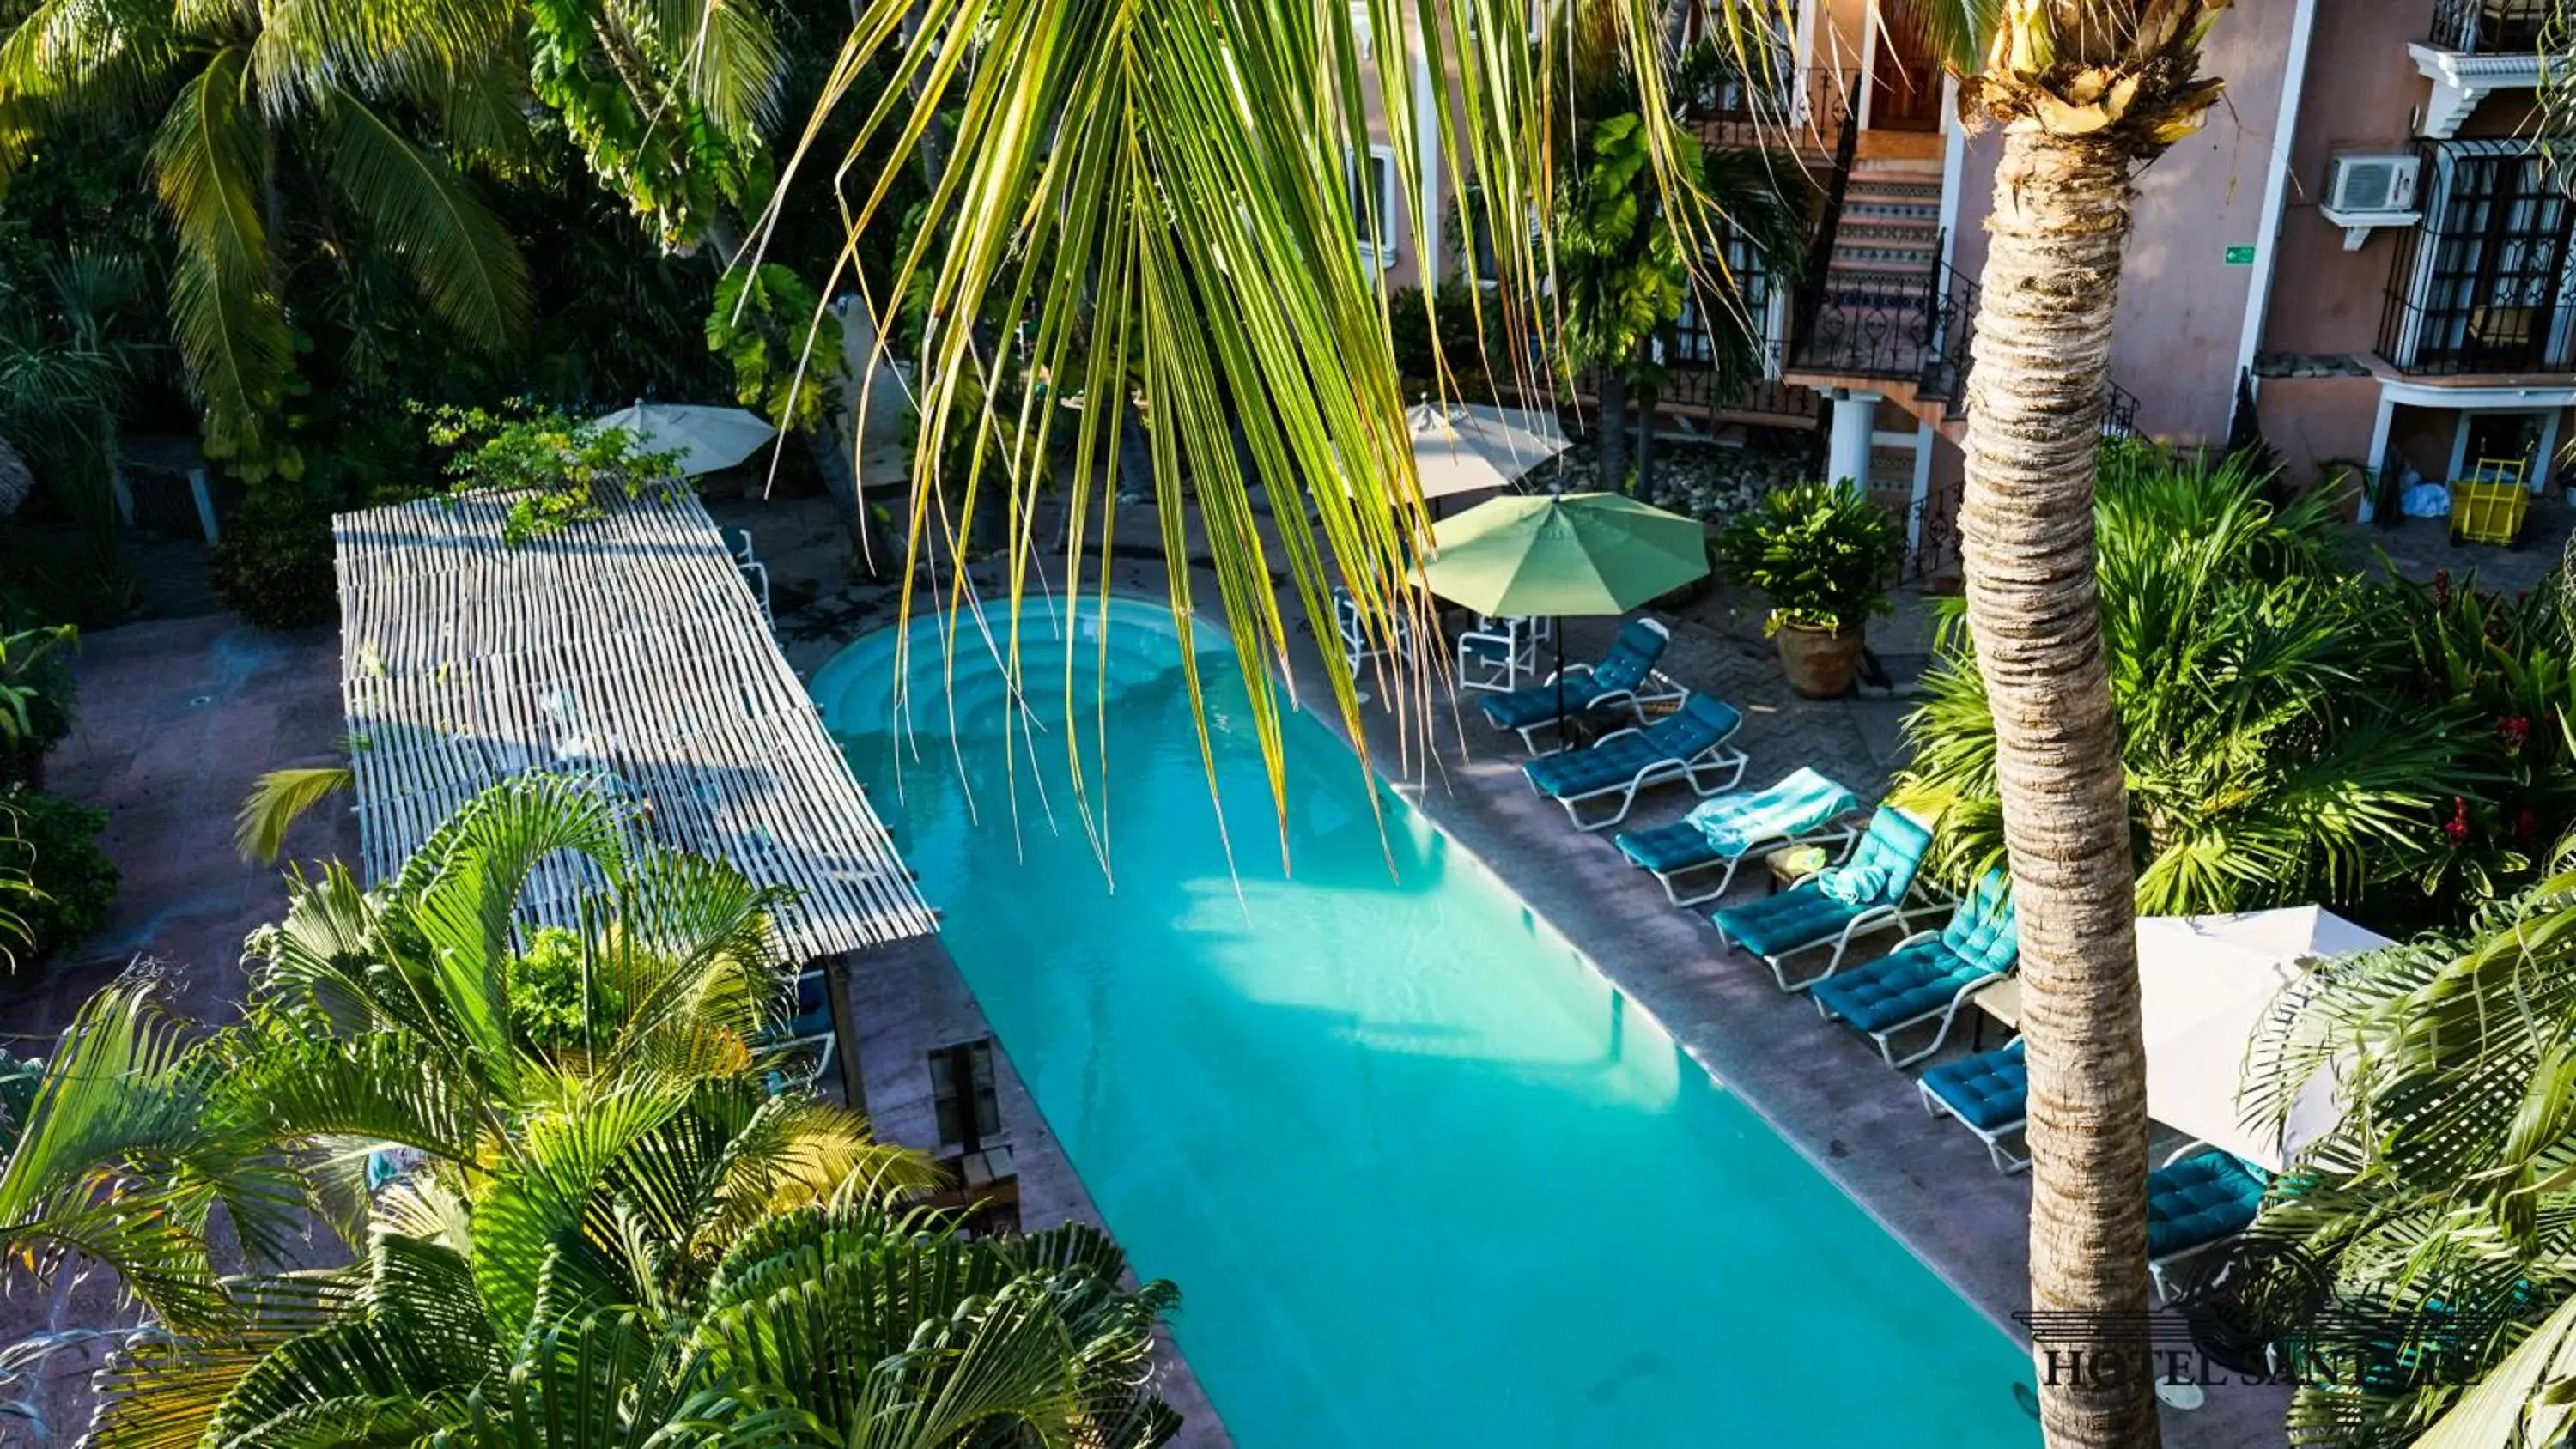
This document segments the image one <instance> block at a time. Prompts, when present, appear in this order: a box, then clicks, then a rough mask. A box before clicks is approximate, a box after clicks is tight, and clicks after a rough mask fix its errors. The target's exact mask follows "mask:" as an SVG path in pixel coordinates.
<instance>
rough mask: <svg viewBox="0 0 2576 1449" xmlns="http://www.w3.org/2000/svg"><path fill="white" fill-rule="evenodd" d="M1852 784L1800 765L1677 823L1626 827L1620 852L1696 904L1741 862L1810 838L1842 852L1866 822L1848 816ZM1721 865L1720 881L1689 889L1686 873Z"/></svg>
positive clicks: (1720, 891)
mask: <svg viewBox="0 0 2576 1449" xmlns="http://www.w3.org/2000/svg"><path fill="white" fill-rule="evenodd" d="M1854 803H1855V802H1854V801H1853V799H1852V795H1851V792H1850V791H1849V790H1846V789H1844V788H1843V787H1842V786H1840V785H1837V784H1835V783H1834V782H1833V781H1831V780H1828V779H1826V778H1825V777H1824V776H1822V775H1819V774H1817V773H1816V772H1815V771H1813V770H1809V769H1804V768H1801V769H1799V770H1798V771H1797V772H1796V773H1794V774H1792V775H1790V776H1789V777H1788V778H1787V779H1785V780H1782V781H1781V782H1780V783H1778V784H1776V785H1772V786H1770V787H1768V788H1766V789H1761V790H1751V791H1746V792H1744V793H1742V794H1737V795H1720V796H1718V797H1717V798H1716V799H1714V800H1710V801H1707V802H1706V803H1704V804H1702V805H1700V806H1698V807H1697V808H1695V809H1693V810H1692V811H1691V813H1690V814H1688V815H1686V816H1683V817H1682V818H1681V819H1679V820H1676V821H1674V822H1673V823H1672V824H1670V825H1650V826H1648V827H1646V828H1645V829H1643V830H1624V831H1621V832H1620V833H1619V837H1618V839H1617V840H1615V841H1613V842H1612V843H1613V844H1615V845H1617V846H1618V847H1619V853H1620V854H1622V855H1625V856H1626V857H1628V859H1630V860H1632V861H1634V862H1636V863H1637V864H1638V865H1640V866H1643V867H1644V868H1646V869H1647V870H1650V871H1652V872H1654V875H1655V879H1656V880H1658V881H1661V882H1663V886H1664V896H1665V898H1666V899H1667V900H1670V901H1671V902H1672V903H1673V904H1674V905H1677V906H1695V905H1698V904H1699V903H1700V902H1702V901H1713V900H1716V899H1717V898H1718V897H1719V896H1722V895H1724V894H1726V888H1727V887H1728V886H1730V885H1733V884H1734V883H1735V868H1736V867H1737V866H1739V865H1742V864H1743V863H1744V862H1745V861H1748V860H1760V859H1762V858H1764V857H1765V856H1770V855H1776V854H1778V853H1779V852H1781V851H1783V850H1794V849H1796V848H1798V847H1799V846H1803V845H1821V846H1823V847H1825V848H1826V849H1827V850H1828V851H1830V852H1831V855H1830V856H1829V857H1828V858H1829V859H1832V860H1840V859H1842V858H1843V857H1844V856H1846V855H1849V854H1850V853H1851V848H1852V844H1853V843H1854V842H1855V841H1857V840H1859V839H1860V830H1859V827H1857V826H1856V825H1854V824H1852V823H1851V822H1850V821H1849V820H1847V819H1845V818H1844V817H1846V816H1848V815H1850V814H1851V813H1852V808H1853V805H1854ZM1711 870H1714V871H1716V872H1717V873H1718V876H1717V883H1716V884H1714V885H1711V886H1708V887H1707V888H1706V889H1704V890H1698V891H1694V892H1693V893H1692V894H1690V895H1683V894H1682V884H1681V882H1682V878H1683V877H1685V876H1691V875H1698V874H1700V873H1702V872H1705V871H1711Z"/></svg>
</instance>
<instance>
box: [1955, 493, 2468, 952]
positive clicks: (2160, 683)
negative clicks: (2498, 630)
mask: <svg viewBox="0 0 2576 1449" xmlns="http://www.w3.org/2000/svg"><path fill="white" fill-rule="evenodd" d="M2267 481H2268V480H2267V478H2266V477H2265V475H2262V474H2260V473H2258V472H2256V471H2255V469H2254V467H2253V466H2252V464H2251V463H2250V462H2248V461H2246V460H2244V459H2241V458H2230V459H2228V460H2226V461H2224V462H2222V463H2220V464H2217V465H2215V466H2212V465H2209V464H2207V463H2204V462H2190V463H2178V462H2176V461H2174V460H2172V459H2171V458H2169V457H2166V456H2164V455H2162V454H2160V453H2157V452H2155V451H2153V450H2150V449H2147V448H2144V447H2141V446H2136V445H2131V446H2127V447H2120V448H2113V449H2107V450H2105V454H2104V457H2103V462H2102V473H2101V484H2100V488H2099V491H2098V493H2097V495H2096V498H2095V501H2094V514H2095V519H2096V533H2097V540H2098V552H2099V568H2098V573H2099V578H2100V592H2101V600H2102V638H2103V642H2104V649H2105V653H2106V655H2107V658H2108V664H2109V675H2110V684H2111V699H2112V710H2113V714H2114V716H2115V717H2116V719H2117V721H2118V724H2119V736H2120V743H2121V760H2122V765H2123V769H2124V771H2125V775H2126V781H2127V805H2128V811H2129V817H2130V830H2129V835H2130V839H2131V840H2132V841H2133V842H2134V846H2135V855H2134V863H2135V866H2136V869H2137V873H2138V874H2137V906H2138V909H2139V910H2140V911H2141V912H2142V913H2145V914H2149V915H2188V914H2196V913H2207V912H2224V911H2238V910H2253V909H2259V908H2262V907H2266V906H2277V905H2294V904H2299V903H2303V902H2309V901H2316V900H2332V901H2338V902H2352V901H2355V900H2358V899H2360V897H2361V896H2362V894H2363V892H2364V891H2365V889H2368V888H2372V887H2380V886H2385V885H2387V884H2389V883H2391V882H2394V881H2403V880H2407V879H2409V878H2411V877H2414V876H2416V875H2417V874H2419V873H2421V872H2422V871H2424V870H2425V869H2427V868H2428V867H2429V866H2430V865H2431V846H2432V845H2433V843H2434V842H2436V841H2438V840H2439V839H2440V833H2439V832H2438V831H2436V830H2434V829H2433V828H2432V827H2431V821H2432V820H2433V818H2434V807H2435V805H2436V804H2437V803H2438V802H2441V801H2444V800H2447V799H2449V798H2450V797H2451V796H2452V795H2453V794H2454V793H2457V792H2461V791H2470V792H2472V793H2474V789H2475V781H2474V780H2473V779H2472V777H2471V772H2470V771H2469V770H2468V769H2467V768H2466V767H2465V766H2463V765H2462V764H2461V763H2460V762H2459V760H2458V758H2457V751H2456V750H2455V748H2454V747H2453V745H2452V743H2451V739H2450V734H2451V732H2450V731H2447V730H2444V729H2441V728H2439V727H2436V725H2435V724H2434V722H2432V721H2428V720H2427V719H2426V718H2425V717H2424V714H2423V713H2422V711H2421V710H2420V709H2419V708H2417V706H2416V702H2415V701H2414V700H2412V699H2410V698H2406V697H2403V696H2401V695H2400V694H2399V693H2397V692H2396V691H2394V690H2393V689H2391V688H2390V687H2389V686H2390V685H2392V684H2393V683H2394V682H2395V681H2396V680H2397V679H2399V678H2401V677H2405V676H2408V675H2411V673H2412V672H2413V671H2412V670H2411V669H2409V668H2408V667H2407V661H2406V657H2405V656H2406V651H2407V648H2408V639H2409V636H2410V634H2411V633H2412V630H2410V629H2409V628H2408V627H2406V626H2405V624H2404V622H2403V620H2402V619H2401V618H2400V616H2399V614H2398V612H2397V609H2396V603H2397V600H2396V596H2395V595H2393V594H2392V593H2391V592H2390V591H2389V590H2387V589H2386V588H2384V587H2382V586H2380V585H2378V584H2376V583H2369V582H2364V581H2363V580H2361V579H2358V578H2355V577H2353V576H2351V574H2350V572H2349V571H2348V570H2347V569H2346V568H2345V567H2344V566H2343V565H2342V563H2341V561H2340V560H2339V559H2337V558H2336V557H2335V541H2336V534H2337V532H2338V525H2337V523H2336V521H2335V514H2334V508H2335V506H2336V504H2337V503H2338V502H2339V500H2338V499H2337V498H2336V497H2335V496H2334V495H2333V494H2331V493H2325V492H2318V493H2311V494H2308V495H2306V496H2304V497H2302V498H2301V499H2300V500H2299V501H2297V502H2294V503H2292V504H2290V505H2288V506H2287V507H2284V508H2278V509H2276V508H2275V507H2274V506H2273V505H2272V504H2271V503H2269V502H2268V501H2266V499H2265V497H2264V493H2265V487H2266V483H2267ZM1950 624H1951V627H1950V629H1949V632H1948V633H1947V634H1946V635H1945V638H1944V642H1943V648H1942V650H1941V653H1940V656H1939V658H1938V659H1937V660H1936V662H1935V664H1934V666H1933V668H1932V670H1931V671H1930V672H1929V673H1928V674H1927V676H1926V678H1925V689H1926V692H1927V694H1928V696H1929V697H1928V699H1927V700H1926V702H1925V704H1924V705H1923V707H1922V708H1921V709H1919V710H1918V711H1916V712H1915V713H1914V714H1913V715H1912V716H1910V717H1909V719H1908V721H1907V731H1908V735H1909V738H1910V739H1911V741H1912V743H1913V746H1914V758H1913V761H1912V763H1911V765H1910V766H1909V767H1908V770H1907V782H1908V786H1909V788H1910V789H1911V790H1912V791H1914V792H1916V793H1917V794H1918V795H1919V796H1920V798H1921V800H1922V802H1923V803H1924V804H1925V805H1926V806H1927V807H1930V808H1933V809H1937V810H1938V811H1939V812H1940V814H1941V832H1940V835H1941V847H1942V850H1943V852H1944V854H1945V856H1947V857H1948V859H1947V862H1946V863H1947V866H1948V869H1949V871H1950V873H1951V874H1953V875H1956V876H1958V877H1959V878H1961V879H1970V878H1973V877H1974V876H1975V875H1977V874H1979V873H1982V872H1983V871H1984V870H1985V869H1986V868H1988V867H1989V866H1992V865H1996V864H1999V863H2001V861H2002V859H2003V856H2004V841H2003V830H2002V821H2001V818H2000V808H1999V803H1998V800H1997V790H1996V771H1995V725H1994V711H1993V708H1992V704H1991V702H1990V701H1989V700H1988V698H1987V696H1986V689H1985V681H1984V680H1983V679H1982V678H1981V677H1980V676H1979V674H1978V672H1977V669H1976V664H1975V660H1974V656H1973V653H1972V650H1971V647H1970V642H1969V639H1968V637H1967V631H1966V630H1965V629H1964V628H1961V627H1959V624H1960V618H1959V615H1958V614H1957V613H1956V612H1955V611H1954V613H1953V614H1952V616H1951V620H1950Z"/></svg>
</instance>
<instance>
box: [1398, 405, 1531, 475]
mask: <svg viewBox="0 0 2576 1449" xmlns="http://www.w3.org/2000/svg"><path fill="white" fill-rule="evenodd" d="M1408 419H1409V421H1410V423H1411V426H1412V432H1413V468H1414V473H1415V475H1416V476H1417V477H1419V478H1420V479H1421V480H1422V496H1423V497H1424V498H1426V499H1428V498H1447V497H1451V496H1453V495H1455V494H1459V493H1480V492H1484V491H1485V490H1487V489H1493V488H1508V487H1510V486H1511V485H1512V484H1513V483H1514V482H1516V481H1518V480H1519V479H1520V477H1521V475H1522V474H1524V473H1527V472H1528V471H1529V470H1531V469H1532V468H1535V467H1537V466H1538V465H1539V464H1541V463H1544V462H1546V461H1547V460H1548V459H1550V458H1553V457H1555V456H1556V455H1557V454H1559V453H1562V452H1564V451H1565V449H1566V439H1565V430H1564V429H1562V428H1560V427H1558V426H1557V423H1556V415H1555V414H1553V413H1550V412H1545V411H1542V410H1539V409H1536V408H1505V407H1488V406H1485V405H1482V404H1475V405H1467V404H1456V403H1433V402H1423V403H1419V404H1417V405H1415V406H1414V407H1413V409H1412V410H1411V411H1410V413H1409V414H1408Z"/></svg>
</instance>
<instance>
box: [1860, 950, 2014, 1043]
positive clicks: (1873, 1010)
mask: <svg viewBox="0 0 2576 1449" xmlns="http://www.w3.org/2000/svg"><path fill="white" fill-rule="evenodd" d="M1994 974H1995V973H1994V971H1993V970H1991V969H1989V968H1988V967H1985V966H1982V965H1979V964H1977V963H1975V962H1972V961H1963V960H1961V959H1959V958H1958V957H1956V956H1953V955H1951V954H1950V952H1949V950H1948V949H1947V948H1946V947H1944V946H1943V945H1942V944H1941V943H1940V942H1938V941H1926V942H1924V943H1923V944H1921V945H1919V946H1908V947H1906V948H1905V949H1904V950H1902V951H1892V952H1889V953H1888V954H1887V955H1884V956H1881V957H1879V958H1878V959H1877V960H1875V961H1872V962H1870V963H1869V964H1868V965H1866V966H1856V967H1852V968H1850V969H1848V970H1845V971H1844V972H1842V973H1841V974H1840V975H1837V976H1828V977H1826V978H1825V979H1824V980H1822V981H1819V982H1817V983H1816V1004H1817V1005H1818V1006H1821V1007H1823V1008H1824V1009H1825V1010H1826V1011H1827V1012H1829V1013H1831V1014H1832V1015H1834V1016H1838V1017H1841V1018H1842V1019H1843V1020H1845V1021H1848V1022H1850V1023H1851V1024H1852V1025H1854V1026H1856V1027H1859V1028H1860V1029H1861V1030H1862V1031H1889V1030H1892V1029H1894V1028H1896V1027H1899V1026H1902V1025H1904V1024H1905V1023H1907V1022H1909V1021H1914V1020H1917V1019H1919V1018H1921V1017H1925V1016H1929V1015H1930V1014H1932V1013H1933V1012H1936V1011H1939V1010H1940V1009H1941V1008H1943V1007H1945V1006H1948V1005H1949V1004H1950V1002H1951V1000H1952V999H1953V998H1955V997H1956V996H1958V994H1959V992H1960V989H1961V988H1963V987H1968V986H1973V985H1975V984H1976V983H1978V982H1980V981H1984V980H1986V979H1988V978H1990V977H1992V976H1993V975H1994Z"/></svg>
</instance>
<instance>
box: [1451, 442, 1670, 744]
mask: <svg viewBox="0 0 2576 1449" xmlns="http://www.w3.org/2000/svg"><path fill="white" fill-rule="evenodd" d="M1707 573H1708V534H1707V530H1706V529H1704V528H1702V527H1701V526H1700V523H1699V521H1698V520H1697V519H1693V518H1684V517H1682V516H1681V515H1680V514H1678V513H1666V512H1665V511H1664V510H1662V509H1660V508H1652V507H1649V506H1647V505H1646V504H1643V503H1640V502H1638V501H1637V500H1635V499H1633V498H1628V497H1624V496H1622V495H1620V494H1617V493H1559V494H1546V495H1523V496H1510V497H1503V498H1495V499H1491V500H1489V501H1487V502H1484V503H1479V504H1477V505H1476V506H1475V507H1473V508H1470V509H1468V510H1467V511H1466V512H1464V513H1461V514H1459V515H1458V516H1457V517H1455V518H1446V519H1442V520H1441V521H1440V522H1439V523H1437V524H1435V525H1433V527H1432V530H1431V557H1430V558H1428V559H1427V560H1425V561H1424V562H1423V565H1422V569H1421V577H1422V582H1423V586H1424V587H1425V588H1428V589H1429V590H1431V592H1433V593H1435V594H1438V595H1439V596H1440V597H1442V598H1444V599H1447V600H1449V601H1451V602H1453V603H1458V604H1464V605H1466V606H1467V607H1468V608H1471V609H1473V610H1475V611H1476V612H1477V613H1479V614H1484V615H1487V616H1489V617H1493V618H1500V617H1503V616H1505V615H1520V616H1524V617H1541V616H1544V617H1547V618H1565V617H1568V616H1572V615H1585V616H1591V615H1615V614H1624V613H1627V612H1628V611H1629V610H1630V609H1633V608H1636V607H1637V606H1638V605H1640V604H1643V603H1645V602H1646V601H1647V600H1649V599H1653V598H1657V597H1660V596H1662V595H1664V594H1668V593H1670V592H1672V591H1673V590H1675V589H1677V588H1680V587H1681V586H1682V585H1684V584H1686V583H1689V582H1690V581H1692V580H1693V579H1697V578H1702V577H1705V576H1706V575H1707ZM1555 633H1556V665H1557V668H1556V673H1557V677H1558V680H1559V683H1558V685H1557V688H1558V689H1559V690H1560V691H1561V690H1563V689H1564V687H1565V686H1564V683H1563V679H1564V675H1565V631H1564V630H1562V629H1559V630H1557V631H1555ZM1562 712H1563V710H1562V707H1561V704H1560V709H1559V713H1562Z"/></svg>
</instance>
